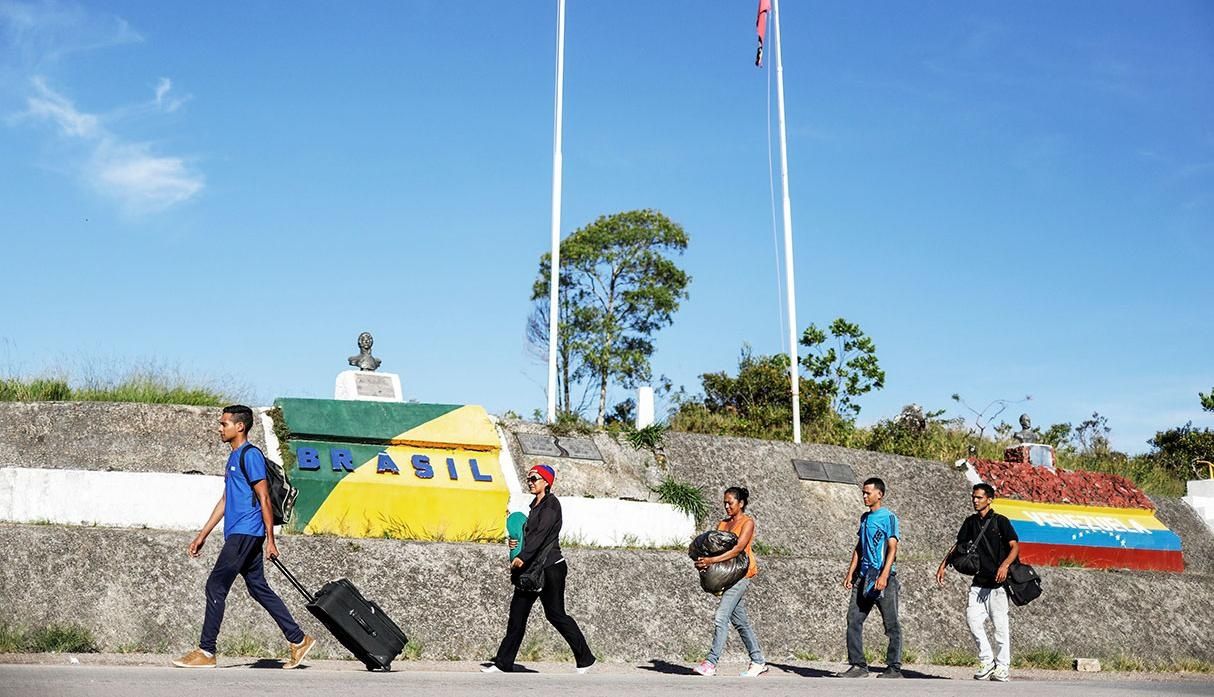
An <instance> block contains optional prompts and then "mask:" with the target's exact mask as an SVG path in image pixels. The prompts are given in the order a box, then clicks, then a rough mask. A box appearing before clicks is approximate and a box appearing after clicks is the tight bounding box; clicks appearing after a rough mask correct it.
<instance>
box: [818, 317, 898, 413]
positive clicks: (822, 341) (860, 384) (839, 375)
mask: <svg viewBox="0 0 1214 697" xmlns="http://www.w3.org/2000/svg"><path fill="white" fill-rule="evenodd" d="M828 342H829V343H828ZM801 345H802V346H804V347H806V348H807V349H809V355H807V356H805V357H804V358H801V365H802V366H804V367H805V369H806V370H807V371H808V372H809V374H810V375H812V376H813V379H814V382H815V383H817V385H818V386H819V387H820V388H821V390H822V391H823V392H825V394H826V395H827V396H828V397H829V398H830V404H831V408H832V409H834V411H835V412H836V413H837V414H839V415H841V416H844V417H852V418H854V417H855V416H856V415H858V414H859V413H860V406H859V405H858V404H856V403H855V402H854V401H853V400H854V399H855V398H856V397H859V396H860V395H863V394H866V393H868V392H870V391H872V390H879V389H881V388H883V387H885V371H884V370H881V365H880V363H879V362H878V361H877V346H876V345H875V344H874V343H873V340H872V339H871V338H870V337H868V336H866V335H865V334H864V332H863V331H861V329H860V325H858V324H855V323H852V322H848V321H847V320H845V319H843V318H842V317H839V318H837V319H835V321H834V322H831V323H830V334H829V336H828V335H827V333H826V332H825V331H823V330H821V329H819V328H818V327H817V326H816V325H813V324H811V325H809V327H807V328H806V329H805V332H804V333H803V334H801Z"/></svg>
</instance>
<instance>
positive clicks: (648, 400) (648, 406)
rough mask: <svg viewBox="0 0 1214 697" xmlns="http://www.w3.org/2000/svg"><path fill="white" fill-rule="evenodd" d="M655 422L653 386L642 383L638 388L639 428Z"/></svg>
mask: <svg viewBox="0 0 1214 697" xmlns="http://www.w3.org/2000/svg"><path fill="white" fill-rule="evenodd" d="M652 424H653V388H652V387H650V386H649V385H642V386H641V387H639V388H637V428H638V429H641V428H645V427H646V426H650V425H652Z"/></svg>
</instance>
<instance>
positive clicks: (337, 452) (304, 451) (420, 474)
mask: <svg viewBox="0 0 1214 697" xmlns="http://www.w3.org/2000/svg"><path fill="white" fill-rule="evenodd" d="M295 459H296V461H297V466H298V467H299V469H300V470H304V471H310V472H315V471H317V470H319V469H321V466H322V463H321V456H320V451H319V450H318V449H316V448H310V447H306V446H301V447H299V448H297V449H296V450H295ZM328 459H329V467H330V468H331V469H332V470H333V471H334V472H342V473H345V472H353V471H354V470H355V468H356V467H357V465H356V464H355V462H354V454H353V453H352V452H351V451H350V450H348V449H346V448H329V449H328ZM446 460H447V462H446V463H445V464H446V470H447V478H448V479H449V480H451V481H453V482H454V481H459V478H460V476H459V470H460V468H459V467H458V465H457V463H456V461H455V458H453V457H448V458H446ZM409 465H410V467H411V468H412V470H413V476H415V477H417V478H418V479H434V465H433V463H432V462H431V460H430V456H429V455H422V454H416V455H413V456H412V457H410V458H409ZM468 471H469V473H470V474H471V475H472V481H474V482H492V481H493V475H491V474H484V473H482V472H481V471H480V469H479V467H478V465H477V462H476V458H474V457H470V458H468ZM375 472H376V473H377V474H397V475H399V474H400V467H399V466H397V464H396V461H395V460H393V459H392V456H391V455H389V454H388V453H387V452H381V453H379V455H378V457H377V460H376V464H375Z"/></svg>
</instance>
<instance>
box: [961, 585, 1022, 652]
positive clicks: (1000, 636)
mask: <svg viewBox="0 0 1214 697" xmlns="http://www.w3.org/2000/svg"><path fill="white" fill-rule="evenodd" d="M988 618H989V619H990V621H991V624H993V625H995V647H996V650H995V651H991V642H990V641H988V640H987V638H986V620H987V619H988ZM965 620H966V622H968V623H969V626H970V634H973V635H974V643H976V644H977V645H978V660H980V661H982V663H983V664H987V665H989V664H990V663H994V664H995V665H996V666H1002V667H1004V668H1010V667H1011V663H1012V637H1011V633H1010V631H1009V630H1008V624H1007V591H1005V590H1003V589H1002V588H978V587H977V586H970V598H969V605H968V606H967V607H966V608H965ZM996 652H997V653H996Z"/></svg>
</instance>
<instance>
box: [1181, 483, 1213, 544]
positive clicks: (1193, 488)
mask: <svg viewBox="0 0 1214 697" xmlns="http://www.w3.org/2000/svg"><path fill="white" fill-rule="evenodd" d="M1186 493H1187V494H1188V496H1185V497H1184V499H1183V500H1184V502H1185V503H1187V504H1189V506H1190V507H1191V508H1192V509H1193V510H1194V511H1196V512H1197V517H1199V518H1201V519H1202V520H1204V521H1205V522H1206V527H1208V528H1210V530H1211V531H1214V479H1197V480H1193V481H1190V482H1189V484H1188V486H1187V488H1186Z"/></svg>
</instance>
